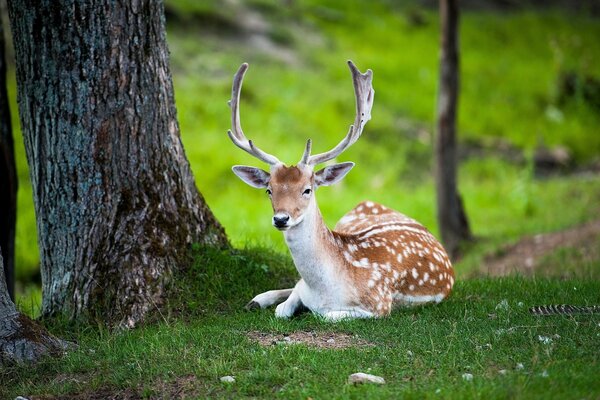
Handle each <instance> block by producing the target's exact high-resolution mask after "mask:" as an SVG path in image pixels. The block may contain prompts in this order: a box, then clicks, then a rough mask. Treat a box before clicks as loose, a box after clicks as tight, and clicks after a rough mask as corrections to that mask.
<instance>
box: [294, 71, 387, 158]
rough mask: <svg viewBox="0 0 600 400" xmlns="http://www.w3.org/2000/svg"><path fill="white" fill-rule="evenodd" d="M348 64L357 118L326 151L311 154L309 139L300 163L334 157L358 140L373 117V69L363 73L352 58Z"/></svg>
mask: <svg viewBox="0 0 600 400" xmlns="http://www.w3.org/2000/svg"><path fill="white" fill-rule="evenodd" d="M348 66H349V67H350V72H351V73H352V81H353V83H354V95H355V96H356V118H355V119H354V124H353V125H350V130H349V131H348V133H347V134H346V137H345V138H344V139H342V141H341V142H340V143H338V145H337V146H335V147H334V148H333V149H331V150H329V151H328V152H326V153H321V154H317V155H314V156H311V155H310V148H311V145H310V140H309V142H308V143H307V144H306V149H305V150H304V154H303V155H302V159H301V160H300V163H303V164H306V165H311V166H314V165H317V164H321V163H324V162H325V161H329V160H331V159H334V158H335V157H337V156H338V155H340V154H341V153H342V152H343V151H344V150H346V149H347V148H348V147H350V146H351V145H352V144H354V142H356V141H357V140H358V138H359V137H360V135H361V133H362V130H363V128H364V126H365V124H366V123H367V121H369V120H370V119H371V108H372V107H373V99H374V96H375V90H373V71H371V70H370V69H368V70H367V72H365V73H364V74H362V73H361V72H360V71H359V70H358V68H356V65H354V63H353V62H352V61H350V60H349V61H348Z"/></svg>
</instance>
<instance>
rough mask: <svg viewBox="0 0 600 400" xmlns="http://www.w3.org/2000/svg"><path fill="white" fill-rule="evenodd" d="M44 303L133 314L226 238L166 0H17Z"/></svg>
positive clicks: (123, 318)
mask: <svg viewBox="0 0 600 400" xmlns="http://www.w3.org/2000/svg"><path fill="white" fill-rule="evenodd" d="M8 8H9V17H10V21H11V27H12V33H13V38H14V44H15V58H16V72H17V87H18V101H19V110H20V118H21V124H22V129H23V136H24V140H25V148H26V152H27V159H28V163H29V166H30V171H31V172H30V173H31V180H32V185H33V193H34V204H35V210H36V220H37V228H38V236H39V239H38V242H39V248H40V262H41V273H42V288H43V293H44V298H43V304H42V313H43V314H44V315H53V314H57V313H66V314H68V315H69V316H70V317H71V318H77V317H80V316H86V315H87V316H91V317H94V318H98V319H102V320H106V321H112V322H115V323H119V324H120V325H126V326H133V325H135V324H136V323H137V322H138V321H140V320H141V319H142V318H143V317H144V316H145V315H146V314H147V313H148V312H149V311H150V310H152V309H154V308H156V307H158V306H159V305H160V304H161V302H162V300H163V297H164V294H165V288H166V285H167V283H168V282H169V280H170V277H171V276H172V273H173V271H174V270H175V269H176V268H179V267H181V266H182V265H183V264H184V263H185V262H186V255H187V251H188V247H189V246H188V245H189V244H190V243H192V242H200V243H207V244H211V245H225V244H226V243H227V242H226V237H225V233H224V231H223V229H222V228H221V226H220V225H219V223H218V222H217V221H216V219H215V218H214V216H213V214H212V213H211V211H210V210H209V209H208V207H207V206H206V204H205V202H204V199H203V198H202V196H201V195H200V194H199V192H198V190H197V189H196V186H195V183H194V178H193V176H192V173H191V171H190V167H189V164H188V161H187V159H186V156H185V154H184V150H183V147H182V144H181V140H180V135H179V126H178V123H177V119H176V110H175V104H174V98H173V85H172V81H171V73H170V70H169V59H168V49H167V45H166V41H165V27H164V8H163V3H162V1H152V0H140V1H131V2H122V1H112V0H100V1H93V2H92V1H87V0H60V1H57V0H9V1H8Z"/></svg>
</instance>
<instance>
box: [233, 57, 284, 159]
mask: <svg viewBox="0 0 600 400" xmlns="http://www.w3.org/2000/svg"><path fill="white" fill-rule="evenodd" d="M247 70H248V63H243V64H242V65H241V66H240V68H239V69H238V71H237V72H236V73H235V76H234V77H233V87H232V88H231V100H229V101H228V103H227V104H229V107H231V130H229V131H227V135H229V138H230V139H231V141H232V142H233V144H235V145H236V146H237V147H239V148H240V149H242V150H244V151H246V152H248V153H250V154H251V155H253V156H254V157H256V158H258V159H259V160H261V161H264V162H266V163H267V164H269V165H275V164H279V163H280V161H279V160H278V159H277V157H275V156H273V155H271V154H267V153H265V152H264V151H262V150H261V149H259V148H258V147H256V146H255V145H254V143H252V140H248V139H246V135H244V131H242V125H241V124H240V106H239V104H240V92H241V89H242V81H243V80H244V74H245V73H246V71H247Z"/></svg>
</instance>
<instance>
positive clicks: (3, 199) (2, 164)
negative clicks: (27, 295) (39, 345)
mask: <svg viewBox="0 0 600 400" xmlns="http://www.w3.org/2000/svg"><path fill="white" fill-rule="evenodd" d="M3 25H4V24H3V20H2V18H0V188H2V190H1V191H0V210H2V211H1V212H0V248H1V249H2V250H3V252H4V275H5V277H6V286H7V287H8V293H9V295H10V298H11V299H13V300H14V298H15V297H14V290H15V223H16V218H17V169H16V167H15V154H14V147H13V138H12V126H11V120H10V108H9V105H8V94H7V92H6V57H5V54H4V53H5V43H4V26H3Z"/></svg>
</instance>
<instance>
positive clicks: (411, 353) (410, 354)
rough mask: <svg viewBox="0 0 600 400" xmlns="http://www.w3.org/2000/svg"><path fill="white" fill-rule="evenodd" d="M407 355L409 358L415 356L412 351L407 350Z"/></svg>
mask: <svg viewBox="0 0 600 400" xmlns="http://www.w3.org/2000/svg"><path fill="white" fill-rule="evenodd" d="M406 355H407V356H409V357H412V356H414V354H413V352H412V351H410V350H407V351H406Z"/></svg>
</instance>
